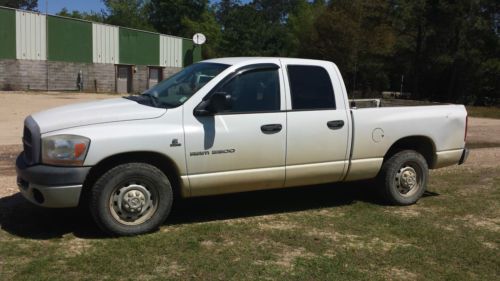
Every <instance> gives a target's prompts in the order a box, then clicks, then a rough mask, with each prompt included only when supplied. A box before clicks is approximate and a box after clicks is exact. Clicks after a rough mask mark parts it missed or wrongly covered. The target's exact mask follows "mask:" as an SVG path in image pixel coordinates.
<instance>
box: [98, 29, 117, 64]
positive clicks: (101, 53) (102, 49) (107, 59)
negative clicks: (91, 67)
mask: <svg viewBox="0 0 500 281" xmlns="http://www.w3.org/2000/svg"><path fill="white" fill-rule="evenodd" d="M118 33H119V30H118V27H116V26H111V25H105V24H99V23H92V56H93V59H92V61H93V62H94V63H113V64H115V63H118V58H119V39H118Z"/></svg>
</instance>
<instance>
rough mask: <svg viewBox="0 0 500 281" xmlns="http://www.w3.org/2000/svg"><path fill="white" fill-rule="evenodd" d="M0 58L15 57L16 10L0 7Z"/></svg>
mask: <svg viewBox="0 0 500 281" xmlns="http://www.w3.org/2000/svg"><path fill="white" fill-rule="evenodd" d="M0 38H1V43H0V58H1V59H15V58H16V11H14V10H10V9H2V8H0Z"/></svg>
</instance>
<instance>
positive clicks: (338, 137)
mask: <svg viewBox="0 0 500 281" xmlns="http://www.w3.org/2000/svg"><path fill="white" fill-rule="evenodd" d="M282 64H283V71H284V73H285V74H284V77H285V80H286V81H287V82H286V83H285V85H286V90H287V97H288V104H287V153H286V180H285V186H298V185H307V184H318V183H326V182H335V181H340V180H341V179H342V177H343V175H344V169H347V164H348V163H347V161H346V159H348V137H349V127H348V112H347V111H346V110H345V107H344V105H343V100H342V99H341V97H340V94H341V91H340V89H339V87H338V86H336V85H334V84H333V83H332V79H331V77H334V75H336V73H335V69H334V67H333V64H331V63H328V62H320V61H318V62H314V63H313V64H312V63H311V62H310V61H305V60H295V59H282ZM335 88H336V89H335ZM336 91H338V93H336ZM337 94H338V96H337Z"/></svg>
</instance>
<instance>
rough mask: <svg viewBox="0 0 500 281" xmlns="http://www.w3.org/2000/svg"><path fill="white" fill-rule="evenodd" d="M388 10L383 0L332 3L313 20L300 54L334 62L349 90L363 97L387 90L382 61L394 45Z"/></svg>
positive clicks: (387, 84) (387, 79)
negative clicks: (308, 36)
mask: <svg viewBox="0 0 500 281" xmlns="http://www.w3.org/2000/svg"><path fill="white" fill-rule="evenodd" d="M389 11H390V7H389V5H388V3H387V2H386V1H384V0H374V1H361V0H355V1H349V0H339V1H334V2H331V3H330V4H329V5H328V8H327V9H325V10H324V11H323V12H322V13H321V14H320V15H319V16H318V17H317V19H316V21H315V22H314V28H313V30H311V35H310V39H309V41H308V42H304V43H303V44H305V47H303V50H304V51H303V53H302V55H303V56H305V57H312V58H318V59H326V60H331V61H334V62H335V63H336V64H337V65H338V66H339V68H340V70H341V71H342V74H343V75H344V80H345V81H346V83H347V85H348V86H349V88H350V93H355V92H358V91H359V92H361V93H362V95H363V96H365V95H366V94H371V93H372V92H376V91H380V90H384V89H386V88H387V87H388V86H389V78H388V74H387V70H386V65H385V62H386V61H387V59H388V58H389V57H390V56H391V55H392V54H393V50H394V44H395V35H394V31H393V29H392V23H391V21H390V20H389V19H388V17H387V14H388V13H389Z"/></svg>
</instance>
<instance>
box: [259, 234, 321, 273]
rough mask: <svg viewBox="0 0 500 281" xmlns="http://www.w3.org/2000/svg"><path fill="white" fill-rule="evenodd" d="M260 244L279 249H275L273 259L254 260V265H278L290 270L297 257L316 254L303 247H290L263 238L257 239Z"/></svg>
mask: <svg viewBox="0 0 500 281" xmlns="http://www.w3.org/2000/svg"><path fill="white" fill-rule="evenodd" d="M258 244H260V245H266V246H269V245H271V247H272V248H273V249H280V250H279V251H275V252H276V254H275V257H276V259H274V260H265V261H263V260H256V261H254V262H253V263H254V264H256V265H277V266H279V267H282V268H284V269H287V270H291V269H293V268H294V263H295V261H296V260H297V259H298V258H305V259H310V258H313V257H315V256H316V255H315V254H314V253H311V252H309V251H307V250H306V249H305V248H303V247H295V248H294V247H290V246H288V245H285V244H282V243H279V242H274V241H269V240H263V241H259V243H258Z"/></svg>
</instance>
